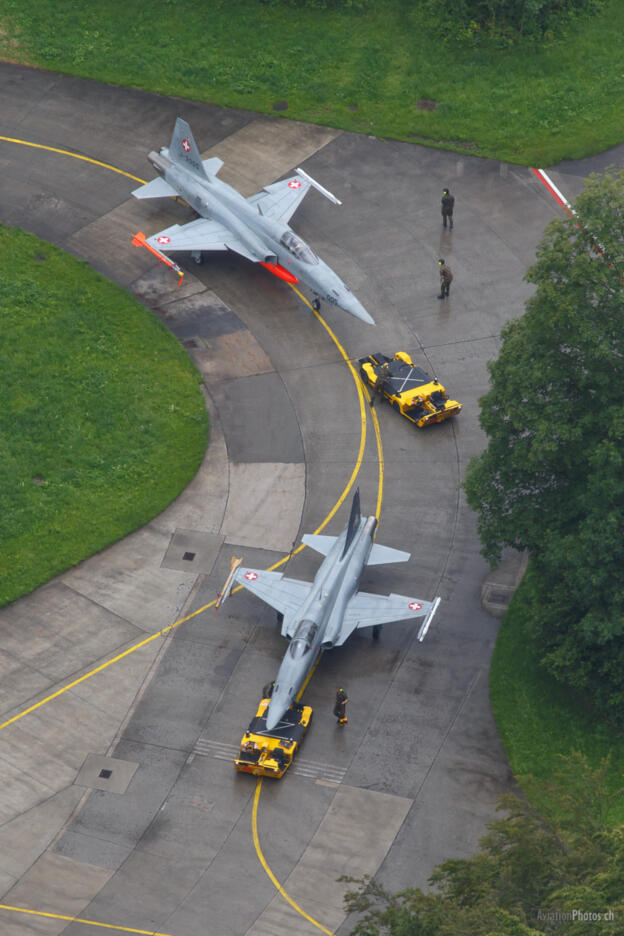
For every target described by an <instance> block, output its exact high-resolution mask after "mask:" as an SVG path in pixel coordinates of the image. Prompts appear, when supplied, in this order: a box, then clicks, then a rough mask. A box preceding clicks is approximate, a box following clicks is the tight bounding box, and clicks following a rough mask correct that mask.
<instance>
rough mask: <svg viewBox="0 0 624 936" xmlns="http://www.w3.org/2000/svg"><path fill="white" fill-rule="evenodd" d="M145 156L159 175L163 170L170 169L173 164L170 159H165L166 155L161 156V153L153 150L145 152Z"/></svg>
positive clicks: (163, 172)
mask: <svg viewBox="0 0 624 936" xmlns="http://www.w3.org/2000/svg"><path fill="white" fill-rule="evenodd" d="M147 158H148V159H149V161H150V162H151V164H152V166H153V167H154V169H155V170H156V172H158V173H160V175H164V174H165V170H166V169H171V167H172V166H173V163H172V162H171V160H169V159H167V157H166V156H163V155H162V153H156V152H155V151H154V150H152V151H151V152H150V153H148V154H147Z"/></svg>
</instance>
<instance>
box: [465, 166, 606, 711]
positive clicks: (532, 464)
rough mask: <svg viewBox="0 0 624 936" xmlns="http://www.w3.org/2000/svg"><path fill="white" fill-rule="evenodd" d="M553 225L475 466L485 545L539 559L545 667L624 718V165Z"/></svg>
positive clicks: (491, 553)
mask: <svg viewBox="0 0 624 936" xmlns="http://www.w3.org/2000/svg"><path fill="white" fill-rule="evenodd" d="M575 208H576V212H577V214H576V216H575V217H574V218H567V219H563V220H557V221H553V222H552V223H551V224H550V225H549V226H548V228H547V230H546V234H545V237H544V239H543V240H542V242H541V244H540V246H539V249H538V254H537V262H536V263H535V265H534V266H533V267H532V268H531V269H530V270H529V271H528V273H527V279H528V280H529V281H530V282H532V283H534V284H535V285H536V287H537V290H536V292H535V294H534V296H533V297H532V298H531V299H530V300H529V302H528V303H527V311H526V313H525V315H523V316H522V318H520V319H518V320H517V321H515V322H511V323H509V324H508V325H507V326H506V327H505V328H504V329H503V333H502V339H503V343H502V347H501V351H500V354H499V356H498V358H497V360H496V361H494V362H493V363H492V364H491V365H490V367H489V370H490V376H491V388H490V391H489V392H488V393H487V394H486V396H485V397H483V398H482V399H481V401H480V402H481V416H480V422H481V425H482V427H483V428H484V430H485V432H486V433H487V435H488V447H487V449H486V450H485V452H483V453H482V454H481V455H480V456H478V457H477V458H475V459H473V460H472V461H471V463H470V464H469V466H468V471H467V476H466V484H465V487H466V493H467V497H468V502H469V504H470V505H471V506H472V507H473V509H474V510H476V511H477V512H478V515H479V521H478V523H479V534H480V536H481V540H482V543H483V553H484V555H485V556H486V558H488V559H489V560H490V561H491V562H494V561H496V560H497V559H498V558H499V556H500V552H501V549H502V547H503V546H505V545H508V546H512V547H515V548H516V549H528V550H529V551H530V553H531V556H532V568H531V572H530V581H531V586H532V588H531V594H532V601H531V609H530V611H531V613H530V615H528V616H527V617H530V618H531V620H532V624H531V625H530V628H531V631H532V634H531V636H532V637H533V638H534V639H536V640H537V642H538V646H539V649H540V651H541V654H542V656H543V662H544V665H545V666H546V667H547V668H548V669H549V670H550V671H551V672H552V673H553V674H554V675H555V676H557V677H558V678H559V679H562V680H565V681H567V682H568V683H570V684H572V685H574V686H576V687H577V688H579V689H582V690H583V691H585V692H587V693H589V694H590V695H591V697H592V698H593V699H594V700H595V701H596V702H597V703H598V704H599V705H600V706H601V707H602V708H607V709H609V710H611V711H612V712H613V713H615V714H619V715H620V716H622V714H623V713H624V706H623V705H622V702H623V700H624V665H623V664H624V579H623V577H622V574H621V569H622V567H623V565H624V535H623V533H624V460H623V457H622V442H623V441H624V397H623V394H622V387H623V386H624V287H623V281H622V277H623V275H624V223H623V222H624V171H623V170H620V171H619V172H612V173H608V174H607V175H605V176H598V175H594V176H592V177H591V178H590V179H589V180H588V183H587V185H586V187H585V190H584V192H583V194H582V195H581V196H580V197H579V199H578V202H577V204H576V206H575Z"/></svg>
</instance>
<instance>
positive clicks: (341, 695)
mask: <svg viewBox="0 0 624 936" xmlns="http://www.w3.org/2000/svg"><path fill="white" fill-rule="evenodd" d="M348 701H349V700H348V699H347V693H346V692H345V691H344V689H337V690H336V703H335V705H334V715H335V716H336V718H337V719H338V724H339V725H340V727H341V728H344V726H345V725H346V724H347V722H348V721H349V719H348V718H347V702H348Z"/></svg>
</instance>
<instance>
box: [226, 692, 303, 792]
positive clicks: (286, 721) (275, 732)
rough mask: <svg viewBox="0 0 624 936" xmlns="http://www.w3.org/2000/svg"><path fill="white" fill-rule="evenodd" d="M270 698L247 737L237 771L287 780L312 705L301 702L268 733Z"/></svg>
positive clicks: (237, 761) (250, 727)
mask: <svg viewBox="0 0 624 936" xmlns="http://www.w3.org/2000/svg"><path fill="white" fill-rule="evenodd" d="M270 701H271V700H270V699H262V701H261V702H260V705H259V706H258V711H257V712H256V715H255V717H254V718H252V720H251V724H250V725H249V728H248V729H247V731H246V732H245V734H244V735H243V738H242V741H241V748H240V751H239V754H238V757H237V758H236V759H235V761H234V766H235V767H236V769H237V770H240V771H242V772H243V773H250V774H255V775H256V776H260V777H275V778H279V777H283V776H284V774H285V773H286V771H287V770H288V768H289V767H290V765H291V764H292V761H293V757H294V756H295V754H296V752H297V749H298V747H299V745H300V744H301V741H302V740H303V736H304V735H305V733H306V731H307V730H308V725H309V724H310V720H311V718H312V709H311V707H310V706H309V705H302V704H301V703H299V702H297V703H295V704H294V705H292V706H291V707H290V708H289V709H288V711H287V712H286V713H285V714H284V716H283V717H282V719H281V721H280V722H279V724H278V725H277V726H276V727H275V728H273V729H272V730H271V731H268V730H267V726H266V713H267V709H268V707H269V702H270Z"/></svg>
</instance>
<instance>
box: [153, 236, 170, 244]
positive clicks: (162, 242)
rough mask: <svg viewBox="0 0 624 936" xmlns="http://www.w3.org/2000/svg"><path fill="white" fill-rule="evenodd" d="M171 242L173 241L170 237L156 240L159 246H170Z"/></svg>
mask: <svg viewBox="0 0 624 936" xmlns="http://www.w3.org/2000/svg"><path fill="white" fill-rule="evenodd" d="M170 241H171V238H170V237H157V238H156V243H157V244H168V243H170Z"/></svg>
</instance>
